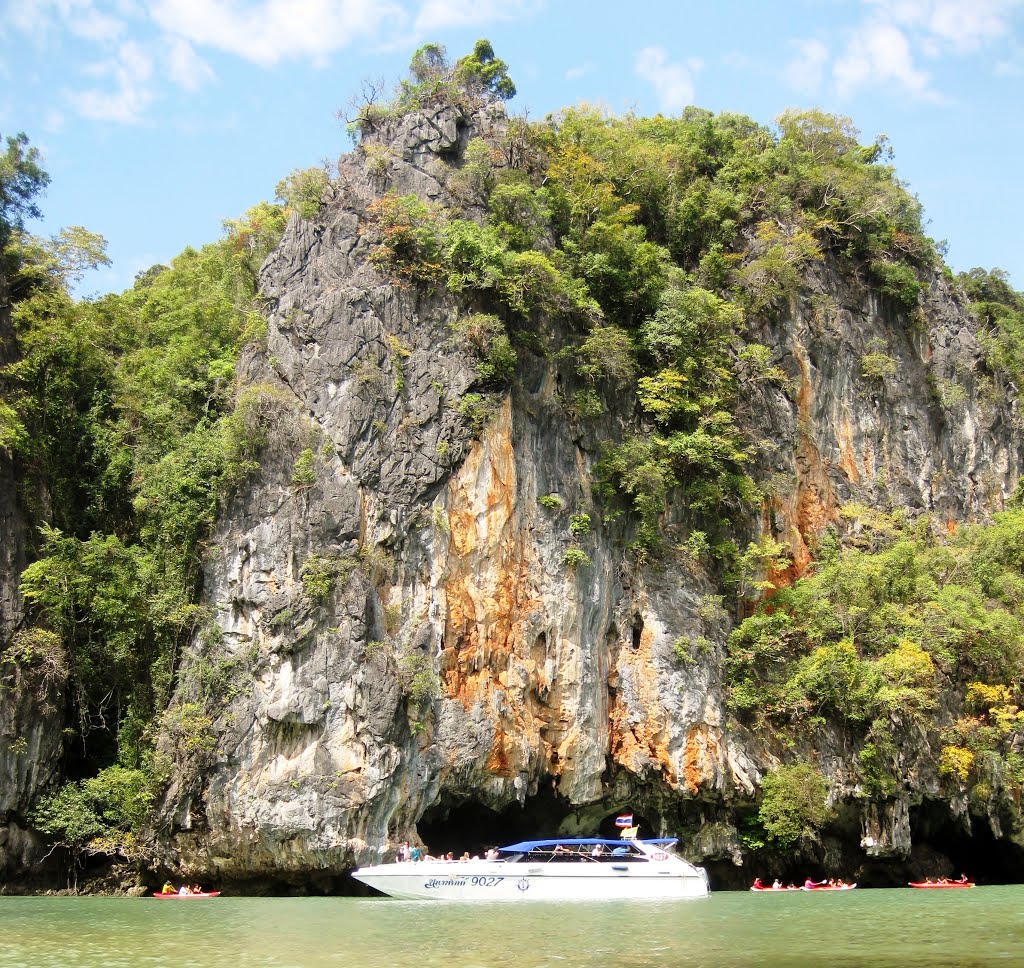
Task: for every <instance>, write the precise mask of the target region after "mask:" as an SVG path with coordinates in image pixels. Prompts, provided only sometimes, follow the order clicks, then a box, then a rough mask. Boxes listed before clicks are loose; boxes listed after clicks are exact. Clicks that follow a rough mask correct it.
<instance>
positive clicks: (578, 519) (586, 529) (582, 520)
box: [569, 514, 590, 538]
mask: <svg viewBox="0 0 1024 968" xmlns="http://www.w3.org/2000/svg"><path fill="white" fill-rule="evenodd" d="M569 531H570V532H571V533H572V535H573V536H574V537H576V538H582V537H584V536H585V535H588V534H590V515H589V514H574V515H573V516H572V517H571V518H569Z"/></svg>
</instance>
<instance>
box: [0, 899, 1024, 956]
mask: <svg viewBox="0 0 1024 968" xmlns="http://www.w3.org/2000/svg"><path fill="white" fill-rule="evenodd" d="M150 965H153V966H160V968H199V966H201V968H220V966H231V968H315V966H321V965H345V966H353V968H355V966H373V968H376V966H395V968H433V966H438V968H484V966H486V968H505V966H508V968H541V966H544V968H574V966H600V968H641V966H647V965H659V966H661V965H666V966H667V965H679V966H709V968H711V966H714V968H733V966H735V968H740V966H779V968H782V966H790V965H792V966H801V968H809V966H817V965H829V966H862V965H863V966H878V968H883V966H900V968H907V966H917V965H950V966H953V965H955V966H982V965H1001V966H1008V965H1024V887H978V888H975V889H973V890H969V891H914V890H911V889H909V888H906V889H903V890H856V891H850V892H847V893H844V894H808V893H804V892H794V893H787V894H782V895H757V894H749V893H719V894H714V895H712V896H711V897H709V898H704V899H701V900H691V901H673V902H657V903H650V902H629V903H615V902H584V903H577V904H570V903H562V904H543V903H531V902H509V903H504V904H495V903H487V902H443V901H395V900H392V899H388V898H369V899H354V898H232V897H220V898H216V899H211V900H208V901H159V900H156V899H152V898H137V899H135V898H50V897H37V898H13V897H0V966H2V968H22V966H25V968H51V966H53V968H58V966H59V968H78V966H88V968H121V966H124V968H129V966H131V968H137V966H150Z"/></svg>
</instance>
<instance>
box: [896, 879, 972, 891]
mask: <svg viewBox="0 0 1024 968" xmlns="http://www.w3.org/2000/svg"><path fill="white" fill-rule="evenodd" d="M908 883H909V884H910V886H911V887H920V888H923V889H924V890H931V891H940V890H943V891H944V890H946V889H947V888H952V887H955V888H958V889H962V888H965V887H974V884H973V882H971V881H949V882H948V883H946V884H930V883H929V882H928V881H908Z"/></svg>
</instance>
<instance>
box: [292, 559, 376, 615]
mask: <svg viewBox="0 0 1024 968" xmlns="http://www.w3.org/2000/svg"><path fill="white" fill-rule="evenodd" d="M363 560H364V561H369V556H368V555H367V556H364V559H363ZM357 564H358V562H357V560H356V559H355V558H351V557H343V556H339V555H310V556H309V557H308V558H306V560H305V561H304V562H303V563H302V570H301V572H300V573H299V577H300V579H301V581H302V590H303V591H304V592H305V593H306V597H307V598H309V600H310V601H311V602H314V603H315V604H317V605H322V604H324V603H325V602H326V601H327V600H328V599H329V598H330V596H331V594H332V592H333V591H334V589H335V587H337V586H338V585H342V586H344V585H345V583H346V582H347V581H348V579H349V576H350V575H351V574H352V571H353V570H354V569H355V567H356V565H357ZM372 567H376V565H375V564H374V565H373V566H372Z"/></svg>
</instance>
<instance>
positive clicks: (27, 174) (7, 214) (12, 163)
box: [0, 132, 50, 247]
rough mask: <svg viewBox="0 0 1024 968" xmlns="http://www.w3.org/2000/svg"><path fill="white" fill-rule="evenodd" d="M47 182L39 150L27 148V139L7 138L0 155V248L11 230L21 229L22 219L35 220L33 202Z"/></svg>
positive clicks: (24, 136)
mask: <svg viewBox="0 0 1024 968" xmlns="http://www.w3.org/2000/svg"><path fill="white" fill-rule="evenodd" d="M49 182H50V176H49V175H48V174H47V173H46V172H45V171H43V169H42V168H41V167H40V165H39V149H37V148H30V147H29V143H28V136H27V135H25V134H24V132H21V133H19V134H16V135H8V137H7V150H6V151H4V153H3V154H0V247H2V246H4V245H5V244H6V242H7V239H8V238H9V236H10V233H11V230H12V229H20V228H23V227H24V224H25V219H26V218H39V208H38V206H37V205H36V204H35V201H34V199H35V197H36V196H37V195H38V194H39V193H40V192H41V191H42V190H43V189H44V188H46V186H47V185H48V184H49Z"/></svg>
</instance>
